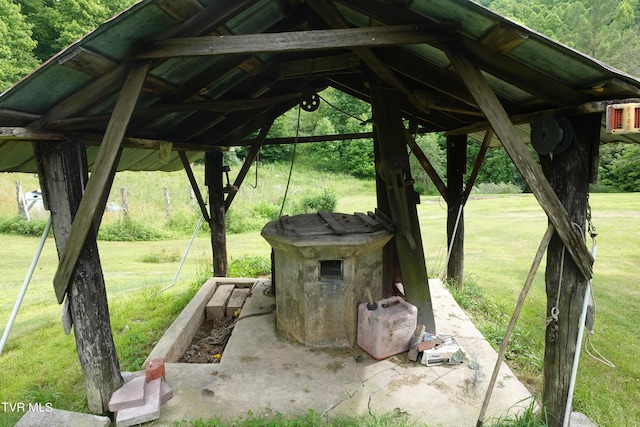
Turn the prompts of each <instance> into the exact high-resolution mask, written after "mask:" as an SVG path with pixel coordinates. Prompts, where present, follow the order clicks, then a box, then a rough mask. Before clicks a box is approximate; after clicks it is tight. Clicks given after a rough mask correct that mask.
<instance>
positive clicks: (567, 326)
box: [542, 115, 600, 426]
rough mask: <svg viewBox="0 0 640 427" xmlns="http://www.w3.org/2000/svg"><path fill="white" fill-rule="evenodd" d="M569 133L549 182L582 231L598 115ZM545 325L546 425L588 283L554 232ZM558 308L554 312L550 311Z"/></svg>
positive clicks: (564, 386)
mask: <svg viewBox="0 0 640 427" xmlns="http://www.w3.org/2000/svg"><path fill="white" fill-rule="evenodd" d="M571 123H572V125H573V132H574V138H573V141H572V143H571V145H570V146H569V148H568V149H567V150H566V151H565V152H563V153H561V154H557V155H554V156H553V163H552V176H551V185H552V187H553V189H554V190H555V192H556V194H557V195H558V198H559V199H560V201H561V202H562V204H563V206H564V208H565V209H566V211H567V213H568V214H569V217H570V218H571V221H572V222H573V223H574V227H576V229H580V231H581V234H582V235H584V234H585V233H586V228H585V227H586V225H585V218H586V211H587V198H588V192H589V182H592V181H593V180H595V173H594V172H593V170H594V168H593V166H592V165H593V164H594V162H596V161H597V160H596V158H597V151H594V146H595V150H597V147H598V144H599V136H600V115H593V116H582V117H577V118H574V119H572V120H571ZM596 170H597V169H596ZM545 280H546V290H547V316H548V318H547V319H548V325H547V330H546V338H545V344H546V345H545V354H544V387H543V394H542V398H543V402H544V404H545V405H546V407H547V412H548V415H549V425H550V426H562V425H563V421H564V418H565V408H566V405H567V400H568V391H569V382H570V379H571V370H572V366H573V358H574V354H575V352H576V340H577V336H578V328H579V326H580V325H579V323H580V322H579V320H580V313H581V309H582V302H583V298H584V296H585V291H586V287H587V282H588V280H587V278H586V277H585V276H584V275H583V274H582V273H581V271H580V269H579V268H578V267H577V265H576V263H575V262H574V260H573V259H572V258H571V256H570V255H569V251H568V250H566V249H565V247H564V245H563V243H562V241H561V239H560V237H559V236H558V234H557V233H556V234H554V236H553V238H552V239H551V242H550V243H549V247H548V249H547V268H546V274H545ZM556 310H557V316H554V315H553V314H552V311H553V312H555V311H556Z"/></svg>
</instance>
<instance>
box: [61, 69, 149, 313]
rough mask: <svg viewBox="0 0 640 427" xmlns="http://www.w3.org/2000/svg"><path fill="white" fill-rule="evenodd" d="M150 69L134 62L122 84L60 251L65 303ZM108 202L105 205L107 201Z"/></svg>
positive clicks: (62, 288)
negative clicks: (62, 249) (67, 291)
mask: <svg viewBox="0 0 640 427" xmlns="http://www.w3.org/2000/svg"><path fill="white" fill-rule="evenodd" d="M148 70H149V63H148V62H137V63H134V64H132V66H131V70H130V71H129V75H128V77H127V79H126V81H125V83H124V85H123V86H122V89H121V91H120V96H119V97H118V100H117V101H116V105H115V107H114V110H113V115H112V117H111V120H110V121H109V125H108V126H107V130H106V132H105V134H104V138H103V140H102V144H100V150H99V151H98V155H97V156H96V159H95V162H94V166H93V173H92V174H91V178H90V179H89V181H88V182H87V188H86V190H85V193H84V195H83V197H82V201H81V202H80V206H79V207H78V211H77V213H76V216H75V220H74V222H73V226H72V227H71V231H70V233H69V237H68V240H67V244H66V245H65V248H64V251H63V252H62V254H61V255H60V263H59V264H58V269H57V271H56V274H55V276H54V278H53V287H54V289H55V292H56V297H57V298H58V303H62V301H63V300H64V296H65V293H66V290H67V288H68V286H69V283H70V281H71V279H72V277H73V272H74V270H75V267H76V263H77V261H78V257H79V256H80V253H81V251H82V248H83V246H84V242H85V239H86V238H87V233H88V232H89V229H90V228H91V226H92V225H93V222H94V219H95V218H96V216H101V211H100V209H101V207H100V203H101V201H103V200H104V197H105V193H107V194H108V192H109V188H107V187H108V185H107V183H109V182H110V181H111V175H112V174H113V173H114V172H115V167H114V166H115V162H116V159H117V156H118V152H119V151H120V144H121V142H122V137H123V136H124V132H125V130H126V128H127V124H128V123H129V119H130V117H131V112H132V111H133V108H134V107H135V104H136V101H137V99H138V95H139V94H140V91H141V90H142V85H143V83H144V79H145V78H146V76H147V72H148ZM103 206H104V205H103Z"/></svg>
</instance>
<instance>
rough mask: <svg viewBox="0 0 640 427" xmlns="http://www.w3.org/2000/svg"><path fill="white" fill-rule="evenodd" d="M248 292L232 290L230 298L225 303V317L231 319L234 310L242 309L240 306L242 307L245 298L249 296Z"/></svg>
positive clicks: (249, 290)
mask: <svg viewBox="0 0 640 427" xmlns="http://www.w3.org/2000/svg"><path fill="white" fill-rule="evenodd" d="M250 292H251V289H248V288H245V289H238V288H236V289H234V290H233V292H232V293H231V298H229V302H228V303H227V317H232V316H233V314H234V313H235V312H236V310H238V309H239V308H242V306H243V305H244V301H245V300H246V299H247V296H249V293H250Z"/></svg>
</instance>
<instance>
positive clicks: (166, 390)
mask: <svg viewBox="0 0 640 427" xmlns="http://www.w3.org/2000/svg"><path fill="white" fill-rule="evenodd" d="M172 397H173V390H171V387H169V384H167V383H166V382H165V381H164V380H163V381H162V384H161V385H160V404H163V403H164V402H166V401H167V400H169V399H171V398H172Z"/></svg>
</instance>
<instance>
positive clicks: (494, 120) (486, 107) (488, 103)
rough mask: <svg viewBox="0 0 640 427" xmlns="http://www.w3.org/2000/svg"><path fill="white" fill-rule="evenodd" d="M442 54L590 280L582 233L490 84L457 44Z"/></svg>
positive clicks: (590, 272)
mask: <svg viewBox="0 0 640 427" xmlns="http://www.w3.org/2000/svg"><path fill="white" fill-rule="evenodd" d="M446 53H447V56H448V57H449V60H450V61H451V63H452V64H453V66H454V67H455V70H456V72H457V73H458V74H459V75H460V77H461V78H462V80H463V81H464V83H465V84H466V86H467V88H468V89H469V91H470V92H471V95H472V96H473V98H474V99H475V100H476V102H477V103H478V106H479V107H480V109H481V110H482V111H483V113H484V114H485V116H486V117H487V120H488V121H489V123H490V124H491V127H492V128H493V130H494V132H495V133H496V135H497V136H498V138H499V139H500V141H501V142H502V145H503V146H504V148H505V150H506V151H507V153H508V154H509V157H511V160H512V161H513V163H514V164H515V165H516V167H517V168H518V170H519V171H520V173H521V174H522V177H523V178H524V180H525V181H526V182H527V184H528V185H529V188H531V191H532V192H533V194H534V196H535V197H536V199H537V200H538V203H540V206H541V207H542V209H543V210H544V211H545V212H546V214H547V216H548V217H549V220H550V221H551V223H552V224H553V226H554V227H555V229H556V231H557V232H558V234H559V236H560V238H561V239H562V241H563V243H564V245H565V246H566V247H567V250H568V251H569V253H570V254H571V257H572V258H573V260H574V261H575V262H576V264H577V265H578V268H579V269H580V271H581V272H582V274H583V275H584V277H585V278H587V279H590V278H591V276H592V274H593V269H592V266H593V257H592V256H591V254H590V253H589V249H588V248H587V245H586V244H585V242H584V240H583V236H581V235H580V233H579V232H578V231H576V229H575V228H574V227H573V225H572V223H571V220H570V219H569V215H568V214H567V211H566V210H565V209H564V207H563V206H562V203H561V202H560V199H558V196H557V195H556V193H555V192H554V191H553V188H552V187H551V184H550V183H549V181H548V180H547V178H546V177H545V176H544V174H543V173H542V170H541V169H540V167H539V166H538V165H537V164H536V162H535V160H534V159H533V157H532V156H531V154H530V153H529V151H528V150H527V147H526V145H525V143H524V142H523V141H522V139H521V138H520V135H518V132H517V130H516V128H515V126H514V125H513V124H512V123H511V121H510V120H509V116H508V115H507V113H506V112H505V110H504V108H503V107H502V105H501V104H500V101H499V100H498V97H497V96H496V94H495V93H494V92H493V90H492V89H491V86H489V83H488V82H487V81H486V79H485V78H484V77H483V76H482V74H481V73H480V70H479V69H478V68H477V67H476V66H475V65H474V64H473V63H471V61H469V59H468V58H467V57H466V56H465V54H464V53H463V52H462V51H461V47H460V46H450V48H449V49H447V51H446Z"/></svg>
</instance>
